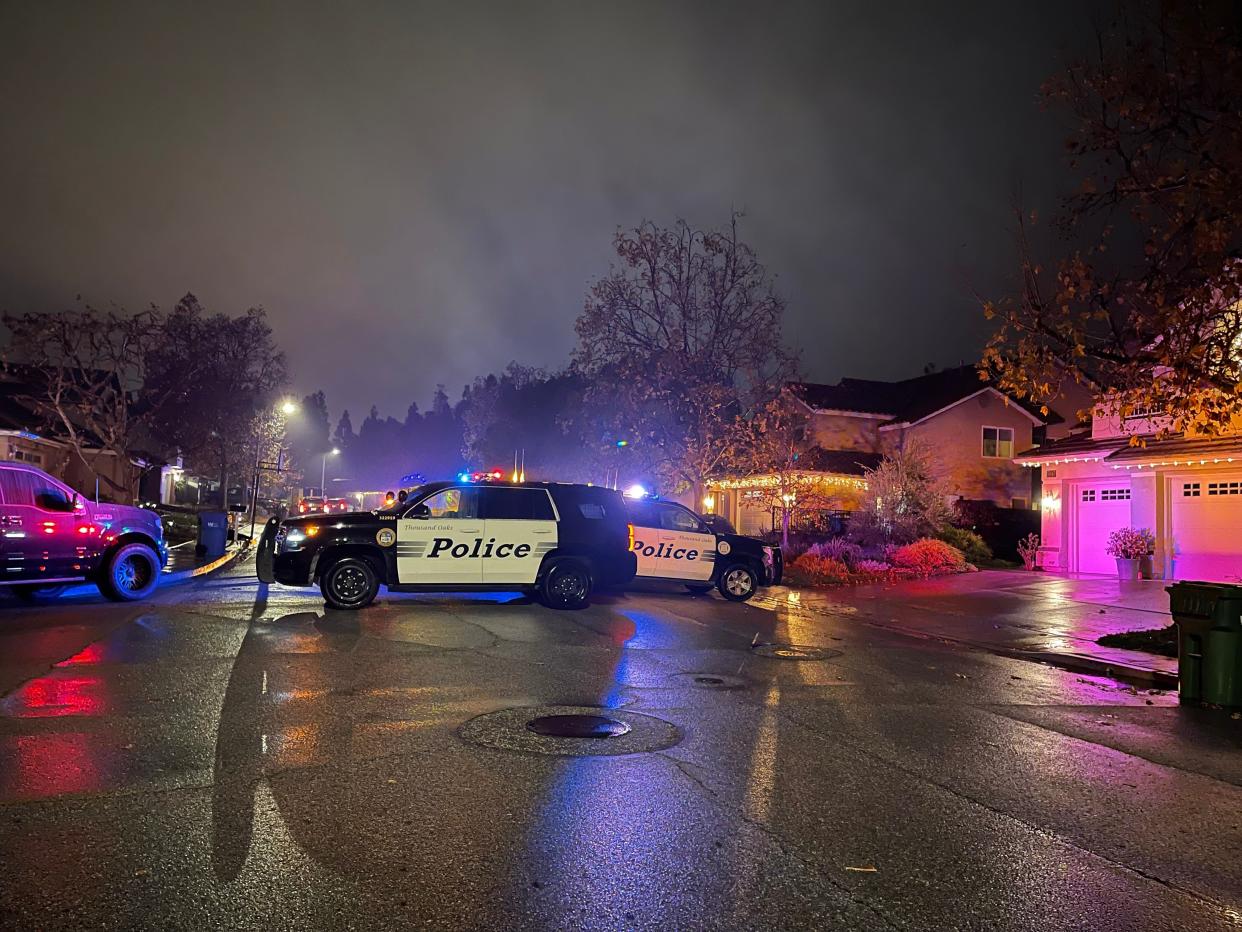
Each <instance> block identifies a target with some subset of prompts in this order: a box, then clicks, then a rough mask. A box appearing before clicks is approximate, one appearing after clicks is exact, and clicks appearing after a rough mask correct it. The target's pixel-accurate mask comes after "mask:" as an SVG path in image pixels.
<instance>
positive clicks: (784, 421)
mask: <svg viewBox="0 0 1242 932" xmlns="http://www.w3.org/2000/svg"><path fill="white" fill-rule="evenodd" d="M809 427H810V416H809V415H808V414H807V410H806V407H805V406H803V405H800V404H798V403H797V402H796V401H794V399H792V398H790V397H789V396H788V395H787V394H785V393H783V392H782V393H781V394H779V395H777V396H776V397H775V398H773V399H772V400H771V401H769V402H768V403H767V404H766V405H764V406H763V407H762V408H760V409H759V410H758V411H757V412H755V413H754V414H753V415H752V416H751V417H750V418H748V419H747V421H746V423H745V426H744V431H745V439H744V440H743V442H742V443H741V444H740V445H739V449H738V455H737V459H736V463H735V465H736V466H737V467H738V471H740V472H741V473H742V474H743V475H745V476H748V477H750V478H751V480H752V482H753V487H750V488H751V491H755V492H758V493H759V495H758V499H759V503H760V504H762V505H763V506H764V507H765V508H767V509H768V510H769V511H771V512H772V513H773V514H775V515H779V517H780V530H781V545H782V546H784V547H788V546H789V529H790V527H791V526H792V525H793V524H795V523H798V522H802V521H807V520H814V519H815V518H817V517H819V516H821V515H822V514H823V513H824V512H826V511H829V510H830V509H832V508H833V507H834V506H835V505H836V504H837V500H836V497H835V496H834V495H833V493H832V490H831V488H830V487H829V486H828V485H826V484H825V483H824V481H823V479H822V477H821V476H820V475H818V474H817V473H815V472H813V471H810V470H808V469H807V468H806V464H805V462H804V459H803V457H804V454H805V452H806V449H807V436H808V431H809Z"/></svg>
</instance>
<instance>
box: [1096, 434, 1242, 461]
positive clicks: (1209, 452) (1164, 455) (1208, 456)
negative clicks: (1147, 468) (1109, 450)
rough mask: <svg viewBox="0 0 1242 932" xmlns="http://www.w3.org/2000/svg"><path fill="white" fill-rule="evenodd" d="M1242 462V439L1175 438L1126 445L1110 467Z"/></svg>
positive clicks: (1236, 437)
mask: <svg viewBox="0 0 1242 932" xmlns="http://www.w3.org/2000/svg"><path fill="white" fill-rule="evenodd" d="M1230 459H1238V460H1242V436H1239V435H1234V436H1230V437H1197V438H1187V437H1175V438H1170V439H1168V440H1149V441H1147V442H1146V443H1144V444H1140V445H1138V446H1130V445H1126V446H1123V447H1122V448H1121V449H1120V450H1118V451H1117V452H1116V453H1113V454H1112V455H1111V456H1109V457H1108V458H1107V460H1106V462H1107V463H1108V464H1109V465H1110V466H1118V467H1120V466H1126V467H1130V466H1140V465H1152V466H1158V465H1180V464H1182V463H1186V464H1194V463H1198V464H1200V465H1207V464H1208V463H1211V462H1214V461H1216V462H1218V461H1220V460H1225V461H1229V460H1230Z"/></svg>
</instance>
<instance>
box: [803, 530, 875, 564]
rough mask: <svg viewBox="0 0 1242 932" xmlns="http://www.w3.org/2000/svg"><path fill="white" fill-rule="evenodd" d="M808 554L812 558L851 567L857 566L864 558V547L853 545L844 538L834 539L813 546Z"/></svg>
mask: <svg viewBox="0 0 1242 932" xmlns="http://www.w3.org/2000/svg"><path fill="white" fill-rule="evenodd" d="M806 552H807V553H808V554H810V555H811V556H816V557H828V558H829V559H832V560H839V561H841V562H842V563H844V564H845V565H846V566H849V567H854V566H857V565H858V561H859V560H861V559H862V558H863V551H862V547H861V546H859V545H858V544H855V543H851V542H850V541H848V540H846V539H845V538H844V537H832V538H829V539H828V540H825V541H820V542H819V543H818V544H812V545H811V546H810V547H809V548H807V551H806Z"/></svg>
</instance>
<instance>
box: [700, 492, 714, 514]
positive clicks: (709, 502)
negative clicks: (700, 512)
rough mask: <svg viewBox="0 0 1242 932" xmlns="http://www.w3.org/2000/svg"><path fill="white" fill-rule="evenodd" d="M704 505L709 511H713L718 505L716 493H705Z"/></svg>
mask: <svg viewBox="0 0 1242 932" xmlns="http://www.w3.org/2000/svg"><path fill="white" fill-rule="evenodd" d="M703 507H704V508H706V509H707V510H708V511H711V510H712V509H713V508H715V507H716V496H715V495H704V496H703Z"/></svg>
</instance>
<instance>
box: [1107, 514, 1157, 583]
mask: <svg viewBox="0 0 1242 932" xmlns="http://www.w3.org/2000/svg"><path fill="white" fill-rule="evenodd" d="M1155 549H1156V538H1155V536H1154V535H1153V534H1152V532H1151V531H1149V530H1148V529H1147V528H1133V527H1120V528H1117V530H1115V531H1113V532H1112V533H1111V534H1109V535H1108V544H1107V546H1105V548H1104V551H1105V553H1107V554H1108V555H1109V556H1110V557H1115V558H1116V560H1117V578H1118V579H1138V578H1139V561H1140V560H1141V559H1142V558H1143V557H1145V556H1147V555H1148V554H1150V553H1153V552H1155Z"/></svg>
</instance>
